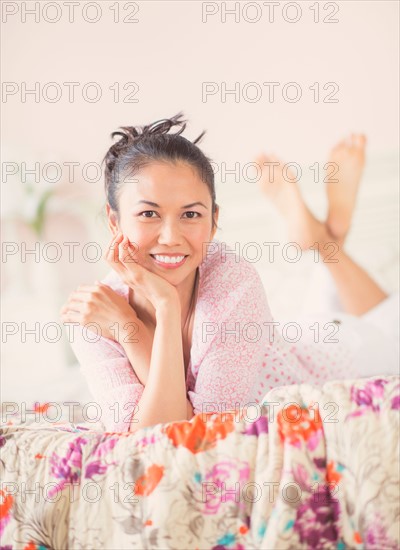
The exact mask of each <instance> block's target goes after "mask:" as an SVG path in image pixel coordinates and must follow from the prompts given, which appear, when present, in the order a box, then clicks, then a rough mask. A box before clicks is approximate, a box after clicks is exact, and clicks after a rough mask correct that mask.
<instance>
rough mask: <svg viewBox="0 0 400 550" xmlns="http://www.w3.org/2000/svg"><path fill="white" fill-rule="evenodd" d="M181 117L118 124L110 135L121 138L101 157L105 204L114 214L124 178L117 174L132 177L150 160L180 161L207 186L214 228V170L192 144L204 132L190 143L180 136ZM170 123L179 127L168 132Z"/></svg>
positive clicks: (170, 126) (198, 139)
mask: <svg viewBox="0 0 400 550" xmlns="http://www.w3.org/2000/svg"><path fill="white" fill-rule="evenodd" d="M182 117H183V113H182V112H180V113H178V114H177V115H175V116H174V117H172V118H169V119H168V118H166V119H162V120H158V121H156V122H153V123H152V124H149V125H148V126H139V127H133V126H122V127H121V130H123V131H122V132H119V131H117V132H113V133H112V134H111V137H112V138H114V137H115V136H121V139H120V140H119V141H117V142H116V143H114V144H113V145H112V146H111V147H110V148H109V150H108V151H107V153H106V155H105V157H104V159H103V162H105V192H106V197H107V202H108V204H109V205H110V207H111V208H112V210H113V211H114V212H116V214H117V216H118V217H119V208H118V193H119V190H120V188H121V186H122V183H123V180H124V178H123V177H119V176H120V175H121V176H123V175H126V173H127V172H129V176H134V175H135V174H136V173H138V172H139V171H140V169H141V168H143V167H144V166H147V165H149V164H151V163H152V162H154V161H157V162H159V161H161V162H172V163H176V162H178V161H182V162H185V163H187V164H189V165H191V166H193V167H194V168H195V169H196V170H197V172H198V174H199V176H200V177H201V179H202V181H203V182H204V183H205V184H206V185H207V187H208V189H209V191H210V195H211V199H212V228H214V227H218V226H217V224H216V223H215V219H214V214H215V212H216V209H217V206H218V205H217V203H216V201H215V199H216V197H215V184H214V171H213V169H212V166H211V164H210V159H209V158H208V157H206V156H205V155H204V153H203V152H202V151H201V150H200V149H199V148H198V147H197V146H196V145H195V144H196V143H198V142H199V141H200V140H201V138H202V137H203V136H204V134H205V131H203V132H202V133H201V134H200V136H199V137H198V138H197V139H195V141H193V143H192V142H191V141H189V140H188V139H186V138H184V137H183V136H181V135H180V134H181V133H182V132H183V131H184V129H185V128H186V120H183V119H182ZM173 126H180V130H179V131H177V132H176V133H174V134H169V133H168V132H169V131H170V129H171V128H172V127H173ZM139 130H141V131H140V132H139Z"/></svg>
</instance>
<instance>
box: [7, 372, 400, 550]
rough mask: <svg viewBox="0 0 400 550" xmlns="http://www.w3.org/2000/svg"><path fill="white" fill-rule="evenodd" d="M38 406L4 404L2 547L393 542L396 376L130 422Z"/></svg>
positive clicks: (301, 388)
mask: <svg viewBox="0 0 400 550" xmlns="http://www.w3.org/2000/svg"><path fill="white" fill-rule="evenodd" d="M32 407H33V405H32ZM32 407H30V408H31V409H32ZM34 409H35V411H36V414H32V412H30V413H28V414H27V413H26V411H24V409H23V407H22V405H17V404H15V403H3V405H2V423H1V437H0V444H1V480H2V483H1V518H0V532H1V550H6V549H7V550H14V549H15V550H16V549H24V550H36V549H40V550H43V549H57V550H58V549H67V548H68V549H74V550H78V549H94V548H95V549H96V550H97V549H107V550H111V549H118V550H121V549H125V548H130V549H163V550H164V549H185V550H187V549H197V550H204V549H213V550H223V549H230V550H251V549H281V548H282V549H284V548H291V549H308V548H313V549H336V550H337V549H339V550H341V549H343V550H344V549H347V548H355V549H361V548H363V549H364V548H365V549H367V548H371V549H377V550H384V549H397V548H399V543H400V540H399V538H400V537H399V530H400V523H399V518H400V505H399V501H400V499H399V472H400V464H399V409H400V378H399V377H398V376H381V377H372V378H360V379H356V380H337V381H331V382H328V383H326V384H325V385H324V386H323V387H322V388H317V387H314V386H310V385H307V384H300V385H291V386H281V387H279V388H275V389H273V390H271V391H269V392H268V393H267V394H266V395H265V397H264V399H263V401H262V404H260V405H257V404H255V403H254V404H248V406H247V407H246V408H242V409H238V410H228V411H227V412H226V413H223V412H207V413H199V414H197V415H196V416H194V417H193V418H192V419H191V420H190V421H181V422H172V423H168V424H158V425H156V426H152V427H149V428H144V429H141V430H139V431H137V432H134V433H130V432H128V433H112V432H105V431H104V430H103V427H102V424H101V423H99V422H96V421H91V419H90V418H89V411H88V409H87V410H86V411H85V408H84V407H83V405H82V404H80V405H79V406H71V405H67V404H65V403H58V404H56V403H53V404H52V403H47V404H46V403H37V404H36V405H35V407H34ZM72 411H73V416H71V414H72Z"/></svg>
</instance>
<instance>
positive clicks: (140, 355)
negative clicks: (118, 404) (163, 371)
mask: <svg viewBox="0 0 400 550" xmlns="http://www.w3.org/2000/svg"><path fill="white" fill-rule="evenodd" d="M135 323H136V324H137V326H138V331H137V332H135V334H134V336H133V338H134V339H135V340H139V342H132V341H130V340H132V339H133V338H132V331H131V330H130V331H129V330H126V329H122V330H121V331H120V333H119V336H120V337H119V343H120V344H121V346H122V347H123V348H124V350H125V353H126V356H127V357H128V360H129V362H130V364H131V365H132V368H133V365H134V371H135V374H136V376H137V377H138V378H139V380H140V382H141V384H142V385H143V386H146V384H147V379H148V376H149V370H150V360H151V349H152V344H153V340H152V338H151V336H150V335H149V333H148V332H147V331H146V330H144V327H143V324H142V323H141V321H139V322H138V321H137V320H136V321H135ZM127 328H128V327H127ZM186 405H187V415H186V420H190V419H191V418H193V416H194V410H193V405H192V403H191V402H190V401H189V399H188V398H186Z"/></svg>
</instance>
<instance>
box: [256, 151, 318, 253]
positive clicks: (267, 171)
mask: <svg viewBox="0 0 400 550" xmlns="http://www.w3.org/2000/svg"><path fill="white" fill-rule="evenodd" d="M255 162H257V164H258V165H259V166H260V169H261V170H262V175H261V178H260V180H259V187H260V189H261V191H262V192H263V194H264V195H266V196H267V198H268V199H269V200H270V201H271V202H272V203H273V204H274V205H275V207H276V208H277V210H278V211H279V212H280V213H281V215H282V216H283V217H284V218H285V219H286V221H287V224H288V239H289V242H296V243H297V244H298V245H299V246H300V248H301V249H302V250H308V249H309V248H310V247H311V246H313V244H314V243H315V242H318V243H321V242H326V239H327V227H326V226H325V224H324V223H322V222H321V221H319V220H317V218H316V217H315V216H314V215H313V214H312V212H311V211H310V210H309V209H308V208H307V205H306V204H305V202H304V200H303V198H302V196H301V193H300V189H299V187H298V185H297V181H296V175H295V174H294V173H293V171H292V170H290V169H288V168H287V167H286V166H285V164H284V163H283V162H282V161H281V160H280V159H279V158H277V157H276V156H274V155H265V154H261V155H259V156H258V157H257V158H256V159H255Z"/></svg>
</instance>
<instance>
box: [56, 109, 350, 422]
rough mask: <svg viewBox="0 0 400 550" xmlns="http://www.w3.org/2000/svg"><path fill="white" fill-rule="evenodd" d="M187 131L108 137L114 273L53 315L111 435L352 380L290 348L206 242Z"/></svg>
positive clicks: (247, 272)
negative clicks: (286, 387) (275, 393)
mask: <svg viewBox="0 0 400 550" xmlns="http://www.w3.org/2000/svg"><path fill="white" fill-rule="evenodd" d="M173 126H178V127H180V130H179V131H178V132H177V133H176V134H171V133H169V130H170V129H171V128H172V127H173ZM185 127H186V124H185V123H184V121H183V120H182V114H181V113H180V114H178V115H176V116H175V117H173V118H172V119H166V120H162V121H157V122H155V123H154V124H152V125H149V126H145V127H144V128H141V132H139V131H138V129H136V128H133V127H129V128H123V129H122V130H123V132H115V133H114V134H113V137H114V136H115V135H118V136H120V137H121V139H120V140H119V141H118V142H117V143H115V144H114V145H112V146H111V147H110V149H109V151H108V153H107V154H106V157H105V163H106V169H105V187H106V194H107V204H106V212H107V217H108V223H109V228H110V231H111V233H112V235H113V239H112V241H111V244H110V248H109V251H108V252H107V255H106V260H107V262H108V263H109V264H110V267H111V268H112V271H111V272H110V273H109V274H108V275H107V277H106V278H105V279H104V280H103V281H102V282H96V284H94V285H83V286H81V287H79V288H78V290H77V291H76V292H73V293H72V294H71V296H70V298H69V300H68V302H67V304H66V305H65V306H64V308H63V309H62V321H63V322H67V323H75V327H74V328H75V329H76V330H75V332H74V341H73V343H72V347H73V350H74V352H75V355H76V356H77V358H78V361H79V362H80V364H81V367H82V371H83V373H84V374H85V376H86V378H87V381H88V385H89V388H90V390H91V392H92V394H93V395H94V397H95V399H96V401H97V403H98V404H99V405H100V407H101V413H102V420H103V423H104V425H105V427H106V429H107V430H109V431H111V430H113V431H127V430H131V431H132V430H136V429H139V428H142V427H145V426H151V425H153V424H156V423H159V422H170V421H176V420H184V419H190V418H192V416H193V415H194V414H197V413H199V412H202V411H212V410H218V411H223V410H227V409H232V408H239V407H243V406H245V405H246V404H247V403H249V402H260V400H261V399H262V397H263V396H264V395H265V393H266V392H267V391H268V390H269V389H270V388H272V387H274V386H278V385H282V384H292V383H298V382H306V381H308V382H312V383H314V382H315V383H323V382H324V381H326V380H328V379H330V378H341V377H345V376H346V375H349V374H351V371H350V370H349V369H350V367H351V366H352V360H353V358H352V357H351V354H349V353H348V354H347V356H346V354H345V355H344V357H343V358H342V361H340V362H339V364H337V365H336V366H334V367H333V368H332V364H331V363H329V357H328V358H327V360H326V361H325V362H324V365H321V361H320V355H319V354H318V353H319V352H318V353H316V352H315V346H313V345H312V344H310V345H307V344H304V343H302V342H298V343H297V344H295V345H288V343H287V342H285V341H284V340H283V339H282V338H281V336H280V334H279V331H277V330H276V328H275V327H274V324H273V322H274V320H273V318H272V315H271V312H270V309H269V306H268V302H267V298H266V295H265V291H264V288H263V286H262V283H261V280H260V277H259V275H258V273H257V271H256V270H255V268H254V267H253V266H252V265H251V264H249V263H247V262H246V261H245V260H244V259H243V258H240V257H238V256H236V255H235V254H234V253H233V251H232V250H230V249H229V248H227V247H226V246H225V244H224V243H221V242H219V241H218V240H216V239H214V235H215V232H216V229H217V222H218V215H219V207H218V205H217V204H216V202H215V188H214V174H213V170H212V167H211V165H210V162H209V159H207V157H206V156H205V155H204V154H203V153H202V152H201V151H200V149H199V148H198V147H197V146H196V143H197V142H198V141H199V140H200V139H201V137H202V136H203V134H204V133H203V134H201V136H199V138H197V140H195V141H194V142H193V143H191V142H190V141H188V140H186V139H185V138H184V137H183V136H181V135H180V134H181V133H182V132H183V130H184V129H185ZM146 208H147V210H146ZM93 328H95V330H93ZM87 329H89V330H87ZM94 333H96V334H94ZM326 355H327V354H326ZM328 355H329V354H328Z"/></svg>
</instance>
